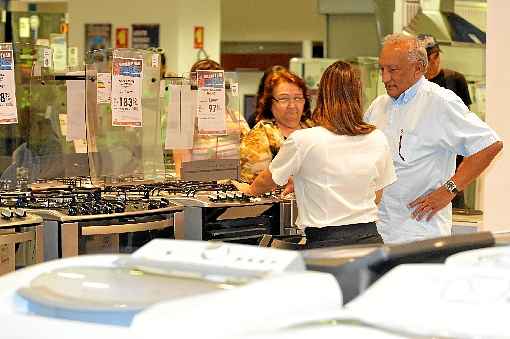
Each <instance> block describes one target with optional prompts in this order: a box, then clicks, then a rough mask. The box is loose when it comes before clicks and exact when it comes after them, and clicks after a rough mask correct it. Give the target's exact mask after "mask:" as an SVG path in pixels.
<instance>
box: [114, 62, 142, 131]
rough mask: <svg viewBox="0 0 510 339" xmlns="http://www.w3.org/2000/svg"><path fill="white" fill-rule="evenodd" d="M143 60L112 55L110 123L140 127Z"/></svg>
mask: <svg viewBox="0 0 510 339" xmlns="http://www.w3.org/2000/svg"><path fill="white" fill-rule="evenodd" d="M142 79H143V60H142V59H131V58H120V57H114V58H113V61H112V94H111V107H112V125H113V126H130V127H142V95H141V93H142Z"/></svg>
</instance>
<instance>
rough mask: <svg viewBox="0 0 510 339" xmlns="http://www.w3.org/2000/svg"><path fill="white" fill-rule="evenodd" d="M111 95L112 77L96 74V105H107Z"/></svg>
mask: <svg viewBox="0 0 510 339" xmlns="http://www.w3.org/2000/svg"><path fill="white" fill-rule="evenodd" d="M111 94H112V75H111V74H110V73H97V103H98V104H109V103H110V102H111V99H110V96H111Z"/></svg>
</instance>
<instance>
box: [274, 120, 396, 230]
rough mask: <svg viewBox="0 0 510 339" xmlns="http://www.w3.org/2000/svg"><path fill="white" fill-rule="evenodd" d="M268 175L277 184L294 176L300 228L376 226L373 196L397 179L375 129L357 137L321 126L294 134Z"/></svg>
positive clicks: (388, 152) (387, 151) (388, 154)
mask: <svg viewBox="0 0 510 339" xmlns="http://www.w3.org/2000/svg"><path fill="white" fill-rule="evenodd" d="M269 170H270V171H271V174H272V178H273V181H274V182H275V183H277V184H278V185H284V184H286V183H287V181H288V179H289V177H290V176H293V179H294V191H295V194H296V201H297V205H298V211H299V216H298V219H297V222H296V223H297V225H298V226H299V227H300V228H305V227H307V226H312V227H325V226H341V225H350V224H357V223H366V222H373V221H376V219H377V206H376V204H375V202H374V199H375V191H377V190H380V189H382V188H383V187H385V186H387V185H389V184H391V183H392V182H394V181H395V180H396V177H395V170H394V168H393V161H392V159H391V154H390V150H389V146H388V143H387V141H386V138H385V136H384V134H383V133H382V132H381V131H378V130H374V131H373V132H372V133H370V134H366V135H358V136H347V135H338V134H335V133H333V132H331V131H329V130H327V129H325V128H323V127H313V128H307V129H302V130H298V131H295V132H293V133H292V134H291V135H290V137H289V138H288V139H287V140H286V141H285V142H284V144H283V145H282V147H281V148H280V151H279V152H278V154H277V155H276V157H275V158H274V159H273V161H272V162H271V165H270V166H269Z"/></svg>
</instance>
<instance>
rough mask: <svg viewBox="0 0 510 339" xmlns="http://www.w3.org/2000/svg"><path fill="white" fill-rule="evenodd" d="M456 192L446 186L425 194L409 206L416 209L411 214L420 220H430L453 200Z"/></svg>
mask: <svg viewBox="0 0 510 339" xmlns="http://www.w3.org/2000/svg"><path fill="white" fill-rule="evenodd" d="M454 197H455V194H453V193H451V192H450V191H448V190H447V189H446V188H445V187H444V186H441V187H439V188H438V189H436V190H435V191H433V192H430V193H428V194H425V195H423V196H421V197H419V198H418V199H416V200H414V201H413V202H411V203H410V204H409V205H408V207H409V208H411V209H414V211H413V213H412V214H411V216H412V217H413V219H416V220H418V221H420V220H422V219H423V218H426V219H427V221H429V220H430V218H432V217H433V216H434V214H436V213H437V212H438V211H440V210H442V209H443V208H444V207H445V206H446V205H448V204H449V203H450V201H452V200H453V198H454Z"/></svg>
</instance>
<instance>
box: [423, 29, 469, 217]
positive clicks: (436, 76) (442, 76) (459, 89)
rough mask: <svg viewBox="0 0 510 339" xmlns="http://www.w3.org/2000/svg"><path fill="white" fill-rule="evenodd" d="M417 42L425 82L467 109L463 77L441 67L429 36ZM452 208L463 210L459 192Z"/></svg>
mask: <svg viewBox="0 0 510 339" xmlns="http://www.w3.org/2000/svg"><path fill="white" fill-rule="evenodd" d="M417 38H418V41H420V43H421V44H422V45H423V47H425V50H426V51H427V59H428V66H427V72H426V73H425V77H426V78H427V80H429V81H431V82H433V83H436V84H438V85H439V86H441V87H443V88H446V89H449V90H451V91H453V93H455V94H457V96H458V97H459V98H461V100H462V102H464V104H465V105H466V106H467V107H469V106H470V105H471V104H472V102H471V96H470V95H469V88H468V84H467V81H466V78H465V77H464V75H462V74H461V73H459V72H456V71H454V70H451V69H446V68H442V67H441V54H440V52H441V49H440V48H439V44H438V43H437V41H436V39H435V38H434V37H433V36H432V35H429V34H420V35H418V36H417ZM462 159H464V157H463V156H462V155H457V158H456V161H455V167H456V168H459V165H460V163H461V162H462ZM452 206H453V207H454V208H464V207H465V202H464V192H459V193H458V194H457V195H456V196H455V198H453V200H452Z"/></svg>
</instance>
